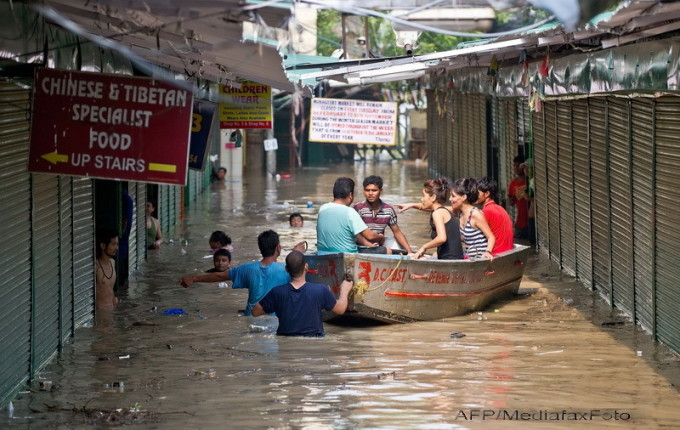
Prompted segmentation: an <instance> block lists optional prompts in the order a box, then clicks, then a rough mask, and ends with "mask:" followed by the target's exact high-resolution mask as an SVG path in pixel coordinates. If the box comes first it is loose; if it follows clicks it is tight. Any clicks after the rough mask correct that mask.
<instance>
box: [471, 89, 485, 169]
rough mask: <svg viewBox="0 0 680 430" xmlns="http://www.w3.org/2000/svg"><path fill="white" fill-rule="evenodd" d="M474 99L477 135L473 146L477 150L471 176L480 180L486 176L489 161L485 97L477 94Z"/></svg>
mask: <svg viewBox="0 0 680 430" xmlns="http://www.w3.org/2000/svg"><path fill="white" fill-rule="evenodd" d="M476 99H477V115H478V119H479V120H478V122H477V123H475V124H476V125H477V133H476V135H475V139H474V141H473V142H474V143H473V144H474V145H475V147H476V148H477V169H476V171H475V172H474V173H473V174H472V175H471V176H472V177H475V178H481V177H483V176H486V175H487V174H488V172H487V165H488V161H489V160H488V159H487V145H488V143H489V136H488V131H487V125H486V121H487V115H486V113H487V112H486V111H487V107H486V96H485V95H484V94H478V95H477V98H476Z"/></svg>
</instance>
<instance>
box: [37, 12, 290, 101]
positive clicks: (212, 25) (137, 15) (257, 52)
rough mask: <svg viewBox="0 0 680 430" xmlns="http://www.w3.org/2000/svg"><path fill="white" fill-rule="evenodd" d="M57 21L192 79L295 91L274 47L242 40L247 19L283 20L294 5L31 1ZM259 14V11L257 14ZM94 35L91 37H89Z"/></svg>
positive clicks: (82, 33)
mask: <svg viewBox="0 0 680 430" xmlns="http://www.w3.org/2000/svg"><path fill="white" fill-rule="evenodd" d="M31 4H33V5H34V6H35V7H36V10H37V11H38V12H39V13H41V14H42V15H43V16H46V17H48V19H49V20H51V21H54V23H55V24H57V25H62V26H64V24H65V23H68V24H70V25H71V28H69V29H70V30H71V31H74V29H75V32H76V34H78V35H79V36H82V37H86V38H90V40H97V38H99V40H107V41H109V42H110V44H107V47H109V48H111V47H113V48H114V49H115V47H116V46H119V47H121V48H126V49H129V50H130V51H131V52H132V53H134V54H136V56H138V57H139V58H141V59H143V60H145V61H148V62H150V63H152V64H155V65H158V66H160V67H161V68H165V69H169V70H171V71H174V72H176V73H180V74H182V75H185V76H188V77H190V78H191V77H197V78H202V79H205V80H209V81H214V82H227V81H230V80H235V79H237V78H244V79H249V80H252V81H256V82H260V83H262V84H266V85H270V86H272V87H274V88H278V89H281V90H288V91H292V90H294V85H293V84H292V83H291V82H290V81H289V80H288V78H287V76H286V73H285V72H284V69H283V65H282V59H281V55H280V54H279V53H278V51H277V49H276V48H275V47H271V46H268V45H266V44H262V43H255V42H244V41H242V39H243V28H242V26H243V21H250V20H264V21H265V22H266V21H269V22H272V23H274V22H276V23H278V22H280V21H281V20H282V19H283V18H284V17H285V16H287V15H288V14H290V9H285V8H270V7H265V6H266V5H247V6H243V2H242V1H240V0H145V1H128V0H88V1H85V0H43V1H41V2H35V3H31ZM255 12H257V15H255ZM90 36H92V37H90Z"/></svg>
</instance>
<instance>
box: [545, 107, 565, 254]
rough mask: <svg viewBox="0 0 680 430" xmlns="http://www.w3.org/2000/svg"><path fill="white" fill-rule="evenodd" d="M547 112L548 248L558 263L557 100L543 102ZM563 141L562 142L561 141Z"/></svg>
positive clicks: (558, 175) (559, 251)
mask: <svg viewBox="0 0 680 430" xmlns="http://www.w3.org/2000/svg"><path fill="white" fill-rule="evenodd" d="M543 111H544V112H545V163H546V164H545V172H546V175H545V179H546V191H547V200H546V202H547V205H546V206H547V212H548V220H547V224H548V225H547V227H548V235H549V237H548V249H549V253H550V258H552V259H553V260H554V261H556V262H557V263H560V265H561V260H562V255H561V254H562V253H561V246H560V192H559V182H558V180H559V177H560V169H559V164H558V162H557V160H558V154H557V151H558V141H557V135H558V130H557V102H556V101H549V102H545V103H544V104H543ZM560 143H561V142H560Z"/></svg>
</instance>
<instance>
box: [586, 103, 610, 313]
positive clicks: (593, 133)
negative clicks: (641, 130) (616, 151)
mask: <svg viewBox="0 0 680 430" xmlns="http://www.w3.org/2000/svg"><path fill="white" fill-rule="evenodd" d="M588 110H589V112H590V193H591V196H592V197H591V220H592V223H593V227H592V232H593V236H592V241H593V287H595V288H597V289H598V290H599V291H600V292H601V293H602V294H603V295H604V296H605V297H606V298H607V299H609V300H611V294H610V293H611V292H610V285H611V283H610V273H611V272H610V266H611V264H610V263H611V257H610V253H609V246H610V244H611V242H610V241H611V237H610V235H609V231H610V229H609V195H608V194H609V192H608V191H609V174H608V173H607V163H608V159H607V106H606V100H605V99H603V98H590V99H588Z"/></svg>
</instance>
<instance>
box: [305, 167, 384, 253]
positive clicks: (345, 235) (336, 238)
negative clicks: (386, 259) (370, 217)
mask: <svg viewBox="0 0 680 430" xmlns="http://www.w3.org/2000/svg"><path fill="white" fill-rule="evenodd" d="M353 201H354V180H352V179H351V178H346V177H342V178H338V179H336V180H335V185H333V201H332V202H330V203H325V204H324V205H322V206H321V208H320V209H319V217H318V219H317V222H316V240H317V244H316V246H317V250H318V251H319V252H357V244H359V245H362V246H378V245H381V244H382V243H383V241H384V240H385V237H384V236H383V235H382V234H379V233H376V232H374V231H373V230H371V229H369V228H368V226H367V225H366V223H365V222H364V221H363V220H362V219H361V217H360V216H359V213H358V212H357V211H355V210H354V209H352V208H351V207H350V205H351V204H352V202H353Z"/></svg>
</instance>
